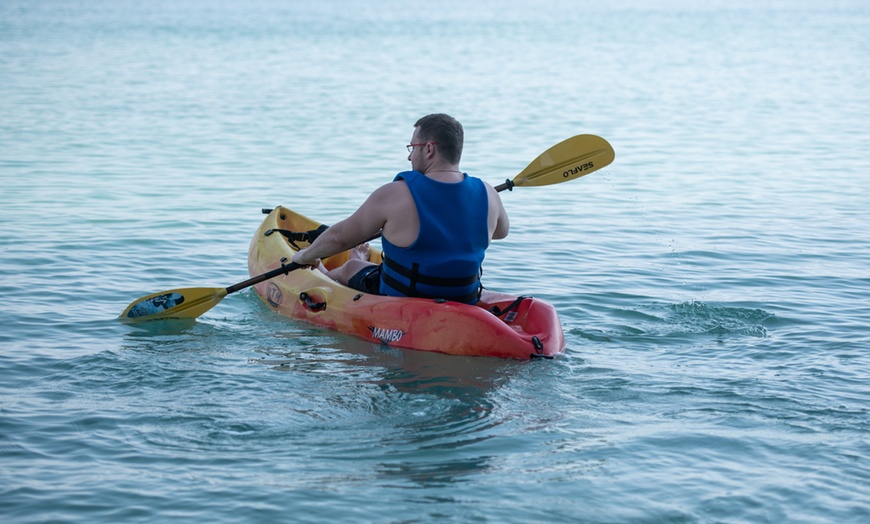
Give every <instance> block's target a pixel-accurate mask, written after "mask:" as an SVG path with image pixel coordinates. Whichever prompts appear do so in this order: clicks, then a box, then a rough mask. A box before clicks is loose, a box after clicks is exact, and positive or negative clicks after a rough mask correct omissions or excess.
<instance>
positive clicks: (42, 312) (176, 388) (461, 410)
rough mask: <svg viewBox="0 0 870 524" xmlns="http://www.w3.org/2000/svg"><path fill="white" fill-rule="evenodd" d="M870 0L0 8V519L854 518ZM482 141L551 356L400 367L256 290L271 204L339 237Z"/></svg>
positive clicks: (867, 448)
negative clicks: (132, 312) (598, 139)
mask: <svg viewBox="0 0 870 524" xmlns="http://www.w3.org/2000/svg"><path fill="white" fill-rule="evenodd" d="M868 59H870V9H868V7H867V6H866V3H865V2H862V1H859V0H854V1H834V2H811V1H798V0H781V1H754V2H744V1H740V2H731V1H727V2H726V1H724V0H723V1H715V2H692V1H688V0H685V1H680V0H666V1H662V2H642V1H639V0H638V1H627V0H621V1H611V2H585V1H577V2H569V1H547V0H545V1H541V2H538V1H535V0H508V1H504V2H495V1H479V2H458V1H441V0H431V1H428V2H398V1H392V0H391V1H375V2H353V1H350V0H346V1H340V0H323V1H320V2H316V3H312V2H302V1H298V2H296V1H287V2H282V1H277V0H276V1H271V2H269V1H253V2H209V1H205V0H173V1H153V2H151V1H149V2H137V1H133V0H126V1H124V0H119V1H96V0H95V1H89V2H66V1H60V0H46V1H41V2H31V1H26V0H4V1H2V2H0V297H2V299H0V325H2V331H0V344H2V351H0V515H2V519H3V521H5V522H89V523H94V522H112V523H114V522H185V521H187V522H276V521H287V522H327V521H331V522H435V521H438V522H441V521H452V522H547V523H550V522H867V521H868V520H870V467H868V464H870V433H868V432H870V414H868V408H870V380H868V375H870V356H868V346H870V336H868V332H870V330H868V324H870V300H868V295H870V249H868V231H870V220H868V212H867V210H868V207H870V189H868V187H870V183H868V174H870V153H868V152H870V131H868V122H870V89H868V85H870V67H868ZM432 112H446V113H450V114H452V115H454V116H456V117H457V118H458V119H459V120H460V121H461V122H462V123H463V124H464V126H465V131H466V144H465V152H464V155H463V162H462V168H463V169H464V170H466V171H467V172H468V173H470V174H472V175H475V176H478V177H481V178H483V179H485V180H487V181H489V182H491V183H493V184H497V183H500V182H502V181H504V180H505V179H506V178H512V177H513V176H515V175H516V174H517V173H519V172H520V171H521V170H522V169H523V168H524V167H525V166H526V164H528V163H529V162H530V161H531V160H532V159H534V158H535V157H536V156H537V155H538V154H539V153H541V152H542V151H544V150H545V149H547V148H548V147H550V146H551V145H553V144H555V143H557V142H559V141H561V140H562V139H565V138H567V137H569V136H573V135H575V134H580V133H592V134H597V135H600V136H603V137H605V138H606V139H608V140H609V141H610V143H611V144H612V145H613V147H614V149H615V151H616V160H615V162H614V163H613V164H612V165H611V166H609V167H607V168H605V169H603V170H600V171H598V172H595V173H593V174H591V175H589V176H587V177H584V178H581V179H578V180H575V181H571V182H566V183H564V184H560V185H553V186H546V187H534V188H529V187H526V188H518V189H515V190H514V191H513V192H510V193H503V194H502V197H503V201H504V203H505V206H506V208H507V209H508V212H509V213H510V216H511V225H512V229H511V233H510V236H509V237H508V238H507V239H505V240H504V241H501V242H497V243H495V244H494V245H493V246H492V247H491V248H490V250H489V251H488V253H487V258H486V262H485V275H484V281H485V284H486V286H487V287H489V288H491V289H495V290H502V291H508V292H511V293H515V294H528V295H534V296H537V297H539V298H542V299H545V300H547V301H549V302H552V303H553V304H554V305H555V306H556V307H557V308H558V311H559V314H560V317H561V321H562V325H563V328H564V331H565V334H566V338H567V352H566V353H565V355H563V356H561V357H560V358H557V359H555V360H553V361H541V362H514V361H502V360H497V359H487V358H460V357H450V356H444V355H438V354H423V353H419V352H414V351H408V350H400V349H393V348H387V347H378V346H374V345H371V344H368V343H365V342H362V341H358V340H355V339H352V338H349V337H346V336H343V335H340V334H335V333H332V332H329V331H325V330H322V329H318V328H314V327H312V326H309V325H305V324H302V323H299V322H292V321H288V320H287V319H285V318H282V317H279V316H277V315H276V314H274V313H272V312H271V311H270V310H269V309H268V308H266V307H265V306H264V305H263V304H262V303H261V301H260V300H259V298H258V297H257V296H256V295H255V294H254V293H253V292H252V291H251V290H250V289H248V290H245V291H242V292H239V293H236V294H232V295H230V296H228V297H227V298H226V299H225V300H223V301H222V302H221V303H220V304H219V305H218V306H216V307H215V308H214V309H212V310H211V311H209V312H208V313H206V314H205V315H203V316H202V317H200V318H199V319H198V320H196V321H195V322H187V323H156V324H152V325H147V326H144V327H134V326H129V325H124V324H122V323H120V322H118V321H117V316H118V315H119V313H120V312H121V311H122V310H123V309H124V307H125V306H126V305H127V304H129V303H130V302H131V301H133V300H135V299H137V298H139V297H142V296H144V295H147V294H150V293H154V292H157V291H162V290H166V289H172V288H178V287H200V286H206V287H211V286H214V287H225V286H229V285H231V284H235V283H237V282H240V281H243V280H245V279H246V278H247V277H248V274H247V262H246V256H247V247H248V243H249V241H250V239H251V237H252V235H253V233H254V231H255V229H256V227H257V225H258V224H259V223H260V221H261V220H262V215H261V213H260V210H261V208H263V207H273V206H275V205H285V206H288V207H291V208H293V209H295V210H298V211H300V212H302V213H304V214H307V215H309V216H312V217H314V218H317V219H318V220H320V221H323V222H325V223H327V224H329V223H334V222H335V221H337V220H341V219H342V218H344V217H345V216H347V215H348V214H350V213H351V212H352V211H353V210H354V209H356V207H357V206H358V205H359V204H360V203H361V202H362V201H363V200H364V199H365V197H366V196H367V195H368V193H369V192H370V191H371V190H372V189H374V188H375V187H377V186H378V185H380V184H382V183H386V182H388V181H389V180H391V178H392V176H393V175H394V174H395V173H396V172H399V171H403V170H405V169H407V168H408V163H407V160H406V156H407V152H406V151H405V149H404V145H405V144H407V143H408V141H409V140H410V137H411V133H412V131H413V122H414V121H415V120H416V119H417V118H418V117H420V116H422V115H425V114H428V113H432Z"/></svg>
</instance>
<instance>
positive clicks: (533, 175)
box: [512, 135, 616, 186]
mask: <svg viewBox="0 0 870 524" xmlns="http://www.w3.org/2000/svg"><path fill="white" fill-rule="evenodd" d="M615 156H616V153H614V151H613V147H611V146H610V144H609V143H608V142H607V140H605V139H603V138H601V137H600V136H595V135H577V136H574V137H571V138H569V139H567V140H563V141H562V142H559V143H558V144H556V145H554V146H553V147H551V148H550V149H548V150H546V151H544V152H543V153H541V154H540V155H539V156H538V158H536V159H534V160H532V162H531V163H530V164H529V165H528V166H527V167H526V168H525V169H523V171H522V172H521V173H520V174H519V175H517V176H516V177H514V179H513V181H512V182H513V185H515V186H546V185H550V184H558V183H560V182H567V181H568V180H574V179H575V178H580V177H581V176H585V175H588V174H589V173H592V172H593V171H597V170H598V169H601V168H602V167H604V166H607V165H609V164H610V163H611V162H613V159H614V158H615Z"/></svg>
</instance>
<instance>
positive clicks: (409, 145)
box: [405, 142, 438, 153]
mask: <svg viewBox="0 0 870 524" xmlns="http://www.w3.org/2000/svg"><path fill="white" fill-rule="evenodd" d="M426 144H438V142H422V143H420V144H408V145H407V146H405V147H407V148H408V152H409V153H413V152H414V148H415V147H418V146H425V145H426Z"/></svg>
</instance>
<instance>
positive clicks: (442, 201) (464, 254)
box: [380, 171, 489, 304]
mask: <svg viewBox="0 0 870 524" xmlns="http://www.w3.org/2000/svg"><path fill="white" fill-rule="evenodd" d="M397 180H404V181H405V183H406V184H407V185H408V189H410V190H411V196H412V197H413V198H414V204H415V205H416V206H417V216H418V217H419V219H420V232H419V234H418V235H417V239H416V240H415V241H414V243H412V244H411V245H410V246H408V247H399V246H396V245H393V244H391V243H390V242H389V240H387V238H386V237H383V238H382V239H381V242H382V245H383V248H384V264H383V267H382V269H381V286H380V294H381V295H391V296H406V297H423V298H443V299H447V300H453V301H456V302H465V303H469V304H474V303H476V302H477V300H478V298H479V297H480V289H481V288H480V268H481V264H482V263H483V257H484V252H485V251H486V248H487V247H488V246H489V225H488V217H489V197H488V195H487V191H486V186H485V185H484V183H483V182H482V181H481V180H480V179H479V178H474V177H470V176H468V175H467V174H466V175H465V178H464V180H463V181H462V182H456V183H445V182H438V181H437V180H432V179H431V178H428V177H426V176H425V175H423V173H420V172H419V171H405V172H403V173H399V174H398V175H396V178H395V179H394V181H397Z"/></svg>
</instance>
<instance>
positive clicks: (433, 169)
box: [293, 114, 510, 304]
mask: <svg viewBox="0 0 870 524" xmlns="http://www.w3.org/2000/svg"><path fill="white" fill-rule="evenodd" d="M463 141H464V136H463V129H462V125H461V124H460V123H459V122H458V121H456V119H454V118H453V117H451V116H448V115H444V114H433V115H428V116H424V117H423V118H421V119H420V120H418V121H417V123H415V124H414V133H413V135H412V136H411V143H410V144H409V145H408V151H409V153H410V154H409V155H408V160H409V161H410V162H411V169H412V171H405V172H403V173H399V174H398V175H396V178H395V179H394V180H393V182H391V183H389V184H386V185H384V186H381V187H380V188H378V189H377V190H375V191H374V192H373V193H372V194H371V195H370V196H369V197H368V199H366V201H365V202H364V203H363V204H362V205H361V206H360V207H359V209H357V210H356V211H355V212H354V213H353V214H352V215H351V216H350V217H348V218H346V219H345V220H342V221H341V222H339V223H337V224H335V225H333V226H331V227H330V228H329V229H327V230H326V231H325V232H324V233H323V234H321V235H320V236H319V237H317V240H315V241H314V243H312V244H311V245H310V246H309V247H308V248H306V249H303V250H301V251H299V252H297V253H296V255H295V256H294V257H293V262H295V263H297V264H300V265H303V266H317V265H318V264H319V259H321V258H325V257H328V256H332V255H334V254H336V253H340V252H342V251H345V250H348V249H351V248H353V247H354V246H358V245H359V244H362V243H364V242H365V241H366V240H367V239H370V238H372V237H373V236H375V235H376V234H377V233H378V232H381V233H382V243H383V248H384V258H385V262H384V264H382V265H375V264H373V263H371V262H369V261H368V260H367V257H364V256H359V252H357V256H355V257H352V258H351V260H349V261H348V262H347V263H345V264H344V265H342V266H341V267H338V268H336V269H334V270H332V271H329V272H327V274H328V275H329V276H330V277H331V278H333V279H335V280H337V281H339V282H341V283H343V284H346V285H349V286H350V287H353V288H355V289H358V290H360V291H364V292H367V293H374V294H381V295H391V296H416V297H428V298H444V299H448V300H454V301H457V302H466V303H470V304H473V303H476V302H477V299H478V297H479V296H480V289H481V287H480V273H481V263H482V262H483V258H484V252H485V251H486V248H487V247H489V243H490V242H491V241H492V240H493V239H502V238H504V237H506V236H507V234H508V230H509V229H510V222H509V220H508V216H507V212H506V211H505V209H504V206H503V205H502V203H501V198H500V197H499V196H498V192H496V190H495V189H494V188H493V187H492V186H490V185H489V184H487V183H486V182H484V181H482V180H480V179H478V178H474V177H470V176H468V175H467V174H465V173H463V172H462V171H460V170H459V159H460V157H461V156H462V146H463ZM362 258H366V260H361V259H362Z"/></svg>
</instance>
